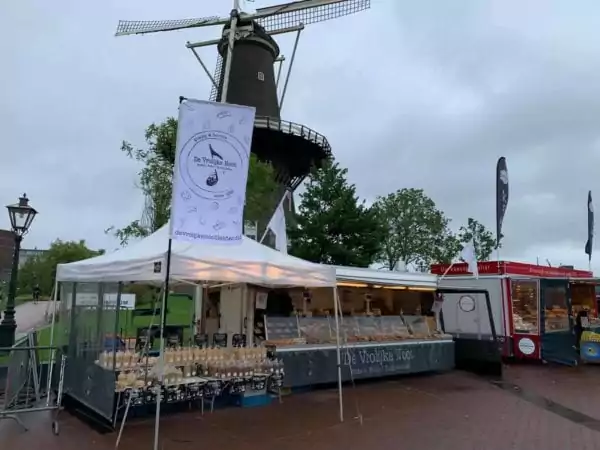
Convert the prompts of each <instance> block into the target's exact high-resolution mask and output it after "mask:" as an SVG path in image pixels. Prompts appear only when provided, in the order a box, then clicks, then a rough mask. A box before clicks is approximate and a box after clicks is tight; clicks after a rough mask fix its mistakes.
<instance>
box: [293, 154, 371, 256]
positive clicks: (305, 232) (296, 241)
mask: <svg viewBox="0 0 600 450" xmlns="http://www.w3.org/2000/svg"><path fill="white" fill-rule="evenodd" d="M346 173H347V170H346V169H342V168H340V166H339V165H338V164H337V163H333V162H331V163H329V164H326V165H325V166H324V167H323V168H321V169H316V170H314V171H313V173H312V174H311V175H310V176H309V178H308V182H307V186H306V191H305V192H304V193H302V194H300V199H301V201H300V205H299V208H298V215H297V216H296V221H297V223H296V226H295V227H290V233H289V236H290V240H291V251H290V253H291V254H293V255H294V256H297V257H299V258H303V259H306V260H309V261H313V262H316V263H325V264H337V265H343V266H356V267H367V266H369V265H370V264H371V263H372V262H373V260H374V257H375V255H376V254H377V252H378V251H379V241H380V236H381V233H380V227H379V226H378V222H377V218H376V217H375V214H374V212H373V211H372V210H371V209H370V208H367V207H366V206H365V204H364V202H360V201H359V200H358V197H357V195H356V188H355V186H354V185H351V184H349V183H348V181H347V180H346Z"/></svg>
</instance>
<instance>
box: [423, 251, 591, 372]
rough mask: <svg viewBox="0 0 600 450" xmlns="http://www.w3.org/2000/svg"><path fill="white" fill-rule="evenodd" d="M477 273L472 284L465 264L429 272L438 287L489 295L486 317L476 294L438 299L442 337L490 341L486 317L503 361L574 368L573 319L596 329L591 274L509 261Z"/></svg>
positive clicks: (482, 264) (441, 266)
mask: <svg viewBox="0 0 600 450" xmlns="http://www.w3.org/2000/svg"><path fill="white" fill-rule="evenodd" d="M478 269H479V277H477V278H476V277H474V276H473V275H472V274H471V273H470V272H468V268H467V264H466V263H460V264H454V265H452V266H451V265H449V264H435V265H433V266H432V267H431V272H432V273H434V274H436V275H440V280H439V286H440V287H451V288H475V289H486V290H487V291H488V292H489V294H490V302H491V309H492V310H491V311H487V307H486V306H485V302H484V299H483V297H482V296H481V294H479V297H481V298H479V297H478V296H477V295H460V294H444V299H443V303H442V320H443V322H444V329H445V331H446V332H447V333H449V334H452V335H454V336H455V338H459V339H461V338H462V339H480V340H481V339H482V337H483V338H485V337H486V336H491V335H492V333H491V330H488V328H489V327H490V326H489V325H488V324H489V320H488V318H489V317H491V318H492V319H493V320H492V321H493V324H494V326H495V331H496V335H497V336H498V340H499V341H500V342H501V343H502V349H503V350H502V353H503V356H504V357H506V358H516V359H533V360H542V361H550V362H558V363H562V364H569V365H576V364H577V363H578V352H577V346H578V341H577V339H578V333H577V330H578V328H577V327H576V320H577V317H578V315H581V314H582V311H585V312H584V313H583V314H584V315H585V316H586V321H585V323H586V326H587V327H588V328H590V329H592V330H593V329H599V328H600V320H599V319H598V306H597V303H596V294H595V287H596V285H598V284H599V283H600V280H599V279H597V278H594V277H593V274H592V272H589V271H587V270H575V269H571V268H565V267H547V266H538V265H534V264H524V263H518V262H509V261H500V262H498V261H487V262H480V263H479V264H478ZM444 274H445V275H444ZM441 275H444V276H443V277H441ZM580 321H581V319H580Z"/></svg>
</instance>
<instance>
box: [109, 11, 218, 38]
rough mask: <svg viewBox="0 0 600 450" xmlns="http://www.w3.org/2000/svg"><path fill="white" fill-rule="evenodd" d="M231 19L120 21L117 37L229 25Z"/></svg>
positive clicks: (200, 18) (213, 17)
mask: <svg viewBox="0 0 600 450" xmlns="http://www.w3.org/2000/svg"><path fill="white" fill-rule="evenodd" d="M228 20H229V18H219V17H217V16H211V17H199V18H195V19H176V20H119V24H118V25H117V32H116V33H115V36H127V35H130V34H146V33H158V32H160V31H174V30H184V29H186V28H197V27H210V26H212V25H220V24H224V23H227V21H228Z"/></svg>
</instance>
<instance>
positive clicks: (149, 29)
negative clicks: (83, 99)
mask: <svg viewBox="0 0 600 450" xmlns="http://www.w3.org/2000/svg"><path fill="white" fill-rule="evenodd" d="M370 3H371V1H370V0H301V1H296V2H291V3H287V4H281V5H276V6H268V7H265V8H259V9H256V11H254V12H252V13H246V12H243V11H241V10H240V0H234V5H233V10H232V11H231V13H230V15H229V17H204V18H198V19H183V20H157V21H120V22H119V25H118V27H117V32H116V36H123V35H131V34H145V33H156V32H162V31H174V30H183V29H188V28H198V27H210V26H216V25H222V26H223V30H222V34H221V37H220V38H218V39H214V40H211V41H205V42H196V43H191V42H188V43H187V44H186V47H187V48H189V49H190V50H191V51H192V52H193V53H194V56H195V57H196V59H197V60H198V62H199V63H200V64H201V66H202V68H203V70H204V72H205V73H206V75H207V76H208V78H209V79H210V81H211V83H212V91H211V95H210V99H211V100H215V101H227V102H228V103H233V104H239V105H247V106H254V107H255V108H256V120H255V124H254V134H253V141H252V152H253V153H255V154H256V155H257V156H258V158H259V159H260V160H263V161H268V162H270V163H271V164H272V165H273V167H274V168H275V171H276V177H277V181H278V183H280V185H281V187H282V188H285V189H290V190H294V189H296V188H297V187H298V185H300V183H302V181H303V180H304V178H305V177H306V176H307V175H308V173H309V171H310V169H311V168H312V167H313V166H320V165H321V164H322V162H323V161H324V160H326V159H327V158H328V157H329V156H330V155H331V147H330V145H329V142H328V141H327V139H326V138H325V136H323V135H321V134H319V133H317V132H316V131H314V130H312V129H310V128H308V127H306V126H304V125H300V124H296V123H293V122H289V121H285V120H282V119H281V114H280V113H281V107H282V105H283V101H284V99H285V94H286V91H287V86H288V81H289V77H290V74H291V70H292V66H293V63H294V59H295V56H296V50H297V47H298V41H299V38H300V33H301V31H302V30H303V29H304V27H305V25H308V24H312V23H316V22H323V21H326V20H331V19H335V18H338V17H342V16H346V15H349V14H353V13H356V12H359V11H362V10H365V9H368V8H369V7H370ZM291 32H296V33H297V35H296V40H295V43H294V48H293V52H292V56H291V59H290V62H289V66H288V70H287V75H286V77H285V81H284V84H283V89H282V90H281V95H279V96H278V85H279V81H280V76H281V68H282V66H283V64H284V60H285V58H283V57H282V56H281V55H280V49H279V46H278V45H277V42H276V41H275V39H274V38H273V36H275V35H279V34H284V33H291ZM213 45H215V46H216V47H217V50H218V54H219V56H218V59H217V68H216V70H215V71H214V75H213V74H211V72H210V71H209V70H208V69H207V67H206V65H205V63H204V62H203V61H202V59H201V58H200V55H199V54H198V52H197V51H196V49H198V48H200V47H207V46H213ZM277 65H278V66H277ZM276 66H277V76H276V74H275V72H276V70H275V69H276ZM269 214H270V212H269Z"/></svg>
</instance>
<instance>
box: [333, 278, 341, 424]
mask: <svg viewBox="0 0 600 450" xmlns="http://www.w3.org/2000/svg"><path fill="white" fill-rule="evenodd" d="M333 303H334V306H333V309H334V314H335V347H336V356H337V376H338V398H339V406H340V422H343V421H344V399H343V395H342V355H341V352H340V320H339V314H341V311H340V310H339V308H338V305H339V299H338V289H337V286H336V287H334V288H333Z"/></svg>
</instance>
